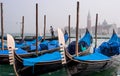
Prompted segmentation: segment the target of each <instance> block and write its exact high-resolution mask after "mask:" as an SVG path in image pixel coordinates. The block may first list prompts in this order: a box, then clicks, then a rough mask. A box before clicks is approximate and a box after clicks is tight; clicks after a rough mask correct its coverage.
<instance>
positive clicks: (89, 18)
mask: <svg viewBox="0 0 120 76" xmlns="http://www.w3.org/2000/svg"><path fill="white" fill-rule="evenodd" d="M87 29H88V30H89V31H90V32H91V16H90V12H88V16H87Z"/></svg>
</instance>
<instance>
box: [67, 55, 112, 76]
mask: <svg viewBox="0 0 120 76" xmlns="http://www.w3.org/2000/svg"><path fill="white" fill-rule="evenodd" d="M66 57H67V60H69V61H68V63H67V69H68V71H69V74H70V75H71V76H76V75H77V74H80V75H86V74H87V75H88V74H89V73H92V72H98V71H102V70H105V69H108V68H110V67H111V65H112V60H106V61H94V62H93V61H92V62H91V61H78V60H75V59H70V58H69V57H68V56H66Z"/></svg>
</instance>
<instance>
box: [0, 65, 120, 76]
mask: <svg viewBox="0 0 120 76" xmlns="http://www.w3.org/2000/svg"><path fill="white" fill-rule="evenodd" d="M0 76H15V74H14V71H13V67H12V66H10V65H0ZM40 76H67V72H66V70H65V68H63V69H61V70H59V71H56V72H52V73H48V74H44V75H40ZM76 76H82V75H81V74H77V75H76ZM84 76H120V66H118V65H116V64H115V66H114V67H112V68H109V69H107V70H104V71H101V72H94V73H90V74H89V75H84Z"/></svg>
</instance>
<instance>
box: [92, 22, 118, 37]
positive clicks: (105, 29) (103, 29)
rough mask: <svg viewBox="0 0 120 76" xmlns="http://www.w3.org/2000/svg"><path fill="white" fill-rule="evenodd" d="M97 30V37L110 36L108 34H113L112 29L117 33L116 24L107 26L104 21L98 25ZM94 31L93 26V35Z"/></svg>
mask: <svg viewBox="0 0 120 76" xmlns="http://www.w3.org/2000/svg"><path fill="white" fill-rule="evenodd" d="M97 28H98V29H97V33H98V34H99V35H110V34H112V33H113V29H114V30H116V32H117V26H116V24H114V23H113V24H108V23H107V21H106V20H104V21H103V22H102V24H101V23H99V24H98V27H97ZM94 29H95V26H93V27H92V32H93V33H95V32H94Z"/></svg>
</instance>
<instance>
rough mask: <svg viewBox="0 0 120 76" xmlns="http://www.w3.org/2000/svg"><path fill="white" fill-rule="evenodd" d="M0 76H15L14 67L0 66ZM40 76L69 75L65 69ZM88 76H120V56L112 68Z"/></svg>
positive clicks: (100, 40)
mask: <svg viewBox="0 0 120 76" xmlns="http://www.w3.org/2000/svg"><path fill="white" fill-rule="evenodd" d="M103 41H107V39H99V40H98V43H97V44H98V46H99V45H100V44H101V43H102V42H103ZM94 43H95V42H93V47H94ZM91 52H92V49H91ZM0 76H15V73H14V70H13V66H11V65H9V64H5V65H3V64H2V65H0ZM40 76H68V75H67V71H66V70H65V68H63V69H61V70H59V71H56V72H52V73H48V74H44V75H40ZM76 76H81V75H80V74H78V75H76ZM86 76H120V56H118V57H116V58H115V60H114V66H113V67H111V68H109V69H107V70H104V71H100V72H94V73H91V74H88V75H86Z"/></svg>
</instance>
